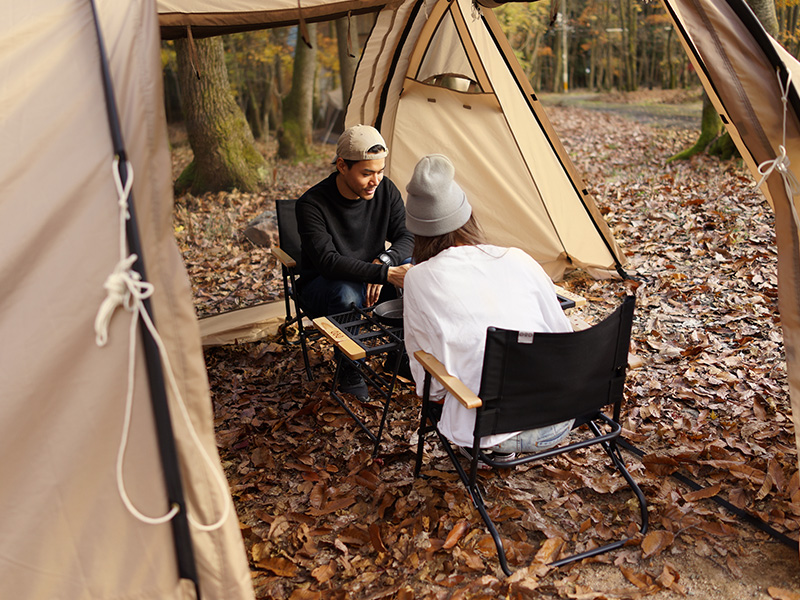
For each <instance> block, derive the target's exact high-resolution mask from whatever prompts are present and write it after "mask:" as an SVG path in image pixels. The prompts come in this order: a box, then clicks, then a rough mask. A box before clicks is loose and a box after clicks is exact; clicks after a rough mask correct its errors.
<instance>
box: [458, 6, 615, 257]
mask: <svg viewBox="0 0 800 600" xmlns="http://www.w3.org/2000/svg"><path fill="white" fill-rule="evenodd" d="M470 33H471V35H472V38H473V40H474V43H475V46H476V47H477V48H478V55H479V56H480V57H481V60H482V61H483V63H484V65H485V69H486V72H487V73H488V74H489V78H490V80H491V85H492V88H493V89H494V90H495V94H496V95H497V99H498V102H499V103H500V106H501V107H502V112H503V114H504V115H505V117H506V119H507V120H508V131H509V133H510V135H511V140H510V143H509V144H507V145H506V146H505V153H504V155H507V154H509V151H510V150H511V149H514V148H517V149H518V153H519V154H520V155H521V156H523V157H525V164H524V166H523V168H524V169H525V170H526V171H527V172H528V173H529V180H530V183H529V184H528V186H527V187H531V185H535V186H536V187H537V189H538V192H539V198H538V199H537V201H539V202H542V203H544V205H545V207H546V210H547V213H548V215H549V217H550V220H551V222H552V226H553V227H554V229H555V231H556V232H558V236H559V238H560V239H561V242H562V244H563V245H564V249H565V250H566V252H567V253H568V254H569V256H570V257H571V258H572V259H573V260H574V261H575V262H576V265H578V264H582V265H594V266H600V267H604V268H607V269H608V268H611V269H613V268H614V263H615V258H616V257H615V256H614V254H612V252H611V249H610V248H609V247H608V246H607V244H606V243H605V241H604V238H603V236H602V235H599V233H601V232H600V231H598V228H597V227H596V225H595V223H596V220H595V219H593V218H592V215H591V213H590V212H589V211H588V210H587V209H586V208H585V206H584V199H583V198H581V196H580V193H581V192H580V189H578V188H577V187H576V182H575V180H574V178H573V177H571V176H570V175H571V174H570V172H569V170H568V166H571V161H570V160H569V157H568V156H567V155H566V152H561V153H559V152H558V150H559V149H561V150H563V148H555V147H554V144H555V143H558V144H559V146H560V142H558V138H557V136H555V133H554V132H548V131H546V130H545V129H544V127H542V121H541V120H539V119H536V118H535V117H534V114H533V112H532V110H531V105H530V103H529V102H528V100H527V99H526V98H525V96H523V95H522V92H521V89H520V87H519V85H518V83H517V80H516V78H515V77H514V73H513V72H512V71H510V70H509V69H508V68H506V61H507V58H506V57H505V56H503V54H501V52H500V51H499V49H498V47H497V46H496V44H495V43H494V41H493V39H492V38H491V36H490V35H489V31H488V29H487V28H486V27H484V26H483V24H482V23H481V22H480V21H477V20H476V21H473V23H472V27H471V28H470ZM538 116H539V117H544V115H538ZM548 133H549V134H550V135H548ZM501 156H503V155H501ZM498 175H500V176H505V175H507V172H505V171H504V172H503V173H499V174H498ZM578 183H582V182H580V181H579V182H578ZM520 189H526V188H520ZM531 201H533V200H531ZM588 202H591V199H588ZM592 204H593V203H592ZM600 222H601V223H603V225H605V221H603V220H602V218H600ZM609 237H610V236H609Z"/></svg>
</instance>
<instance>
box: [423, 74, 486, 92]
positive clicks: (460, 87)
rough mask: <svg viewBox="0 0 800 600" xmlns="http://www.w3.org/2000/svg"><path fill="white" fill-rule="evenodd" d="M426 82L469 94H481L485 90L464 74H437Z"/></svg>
mask: <svg viewBox="0 0 800 600" xmlns="http://www.w3.org/2000/svg"><path fill="white" fill-rule="evenodd" d="M425 83H427V84H428V85H436V86H439V87H443V88H447V89H449V90H455V91H457V92H465V93H467V94H480V93H482V92H483V90H482V89H481V86H480V85H478V82H477V81H474V80H473V79H469V78H468V77H464V76H463V75H435V76H434V77H430V78H428V79H427V80H425Z"/></svg>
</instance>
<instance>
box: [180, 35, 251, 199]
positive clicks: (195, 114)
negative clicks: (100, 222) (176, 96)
mask: <svg viewBox="0 0 800 600" xmlns="http://www.w3.org/2000/svg"><path fill="white" fill-rule="evenodd" d="M193 43H194V49H195V50H196V52H194V51H193V49H192V48H191V46H190V45H191V44H192V42H190V41H188V40H186V39H181V40H176V41H175V49H176V52H177V57H178V78H179V81H180V87H181V97H182V99H183V115H184V118H185V120H186V132H187V134H188V137H189V144H190V145H191V147H192V151H193V152H194V160H193V161H192V163H191V164H190V165H189V166H188V167H186V169H185V170H184V172H183V173H181V175H180V177H178V180H177V181H176V183H175V190H176V193H183V192H185V191H191V192H192V193H194V194H202V193H204V192H210V191H222V190H231V189H234V188H238V189H240V190H242V191H255V190H257V189H258V187H259V185H260V184H261V183H262V182H263V181H264V177H265V175H266V161H265V160H264V157H263V156H261V154H260V153H259V152H258V150H257V149H256V147H255V145H254V142H253V134H252V132H251V131H250V127H249V126H248V124H247V120H246V119H245V117H244V114H243V113H242V110H241V109H240V108H239V106H238V105H237V104H236V101H235V100H234V98H233V93H232V92H231V88H230V84H229V82H228V72H227V69H226V68H225V54H224V50H223V47H222V38H220V37H213V38H207V39H200V40H194V42H193ZM194 67H197V72H195V69H194Z"/></svg>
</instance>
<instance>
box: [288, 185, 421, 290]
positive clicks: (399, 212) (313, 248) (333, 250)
mask: <svg viewBox="0 0 800 600" xmlns="http://www.w3.org/2000/svg"><path fill="white" fill-rule="evenodd" d="M336 175H337V173H336V172H334V173H331V175H330V176H329V177H327V178H326V179H323V180H322V181H320V182H319V183H318V184H316V185H315V186H313V187H312V188H310V189H309V190H308V191H306V193H304V194H303V195H302V196H301V197H300V198H299V200H298V201H297V205H296V208H295V212H296V215H297V227H298V229H299V231H300V241H301V244H302V256H301V259H300V285H301V287H302V285H304V284H305V283H307V282H309V281H311V280H312V279H314V278H315V277H317V276H318V275H322V276H323V277H326V278H328V279H338V280H346V281H363V282H365V283H386V277H387V275H388V272H389V266H388V265H385V264H373V263H372V261H373V260H375V259H376V258H377V257H378V255H379V254H380V253H381V252H384V248H385V242H386V241H387V240H388V241H389V242H391V244H392V246H391V247H390V248H389V249H388V250H386V252H387V254H388V255H389V256H390V257H391V259H392V266H396V265H399V264H401V263H402V262H403V261H404V260H406V259H407V258H408V257H410V256H411V251H412V250H413V247H414V235H413V234H412V233H410V232H409V231H408V230H407V229H406V209H405V205H404V204H403V199H402V197H401V196H400V191H399V190H398V189H397V186H395V185H394V183H392V182H391V180H390V179H388V178H387V177H384V178H383V180H382V181H381V183H380V184H379V185H378V188H377V189H376V190H375V195H374V196H373V197H372V198H371V199H369V200H363V199H361V198H358V199H356V200H349V199H347V198H345V197H344V196H342V195H341V194H340V193H339V189H338V188H337V187H336Z"/></svg>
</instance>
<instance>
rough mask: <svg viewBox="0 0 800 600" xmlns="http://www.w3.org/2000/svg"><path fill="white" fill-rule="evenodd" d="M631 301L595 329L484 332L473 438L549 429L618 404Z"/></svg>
mask: <svg viewBox="0 0 800 600" xmlns="http://www.w3.org/2000/svg"><path fill="white" fill-rule="evenodd" d="M634 304H635V297H634V296H626V297H625V300H624V301H623V303H622V304H621V305H620V306H619V307H617V309H616V310H615V311H614V312H613V313H612V314H611V315H609V316H608V317H607V318H606V319H605V320H603V321H602V322H600V323H598V324H597V325H595V326H593V327H590V328H589V329H584V330H582V331H573V332H569V333H536V334H533V335H531V334H526V333H520V332H517V331H512V330H508V329H499V328H494V327H490V328H489V330H488V331H487V333H486V353H485V355H484V361H483V372H482V375H481V389H480V393H479V394H478V395H479V396H480V398H481V400H482V401H483V407H482V408H481V409H479V410H478V413H477V415H476V425H475V426H476V433H478V432H479V435H481V436H484V435H490V434H493V433H507V432H512V431H520V430H525V429H535V428H538V427H545V426H547V425H553V424H555V423H560V422H562V421H566V420H569V419H572V418H577V419H580V418H582V417H588V416H590V415H592V414H595V413H596V412H597V411H598V410H600V409H601V408H602V407H603V406H606V405H608V404H616V405H617V407H616V410H619V405H620V404H621V402H622V397H623V391H624V385H625V372H626V369H627V366H628V350H629V345H630V337H631V327H632V325H633V308H634Z"/></svg>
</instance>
